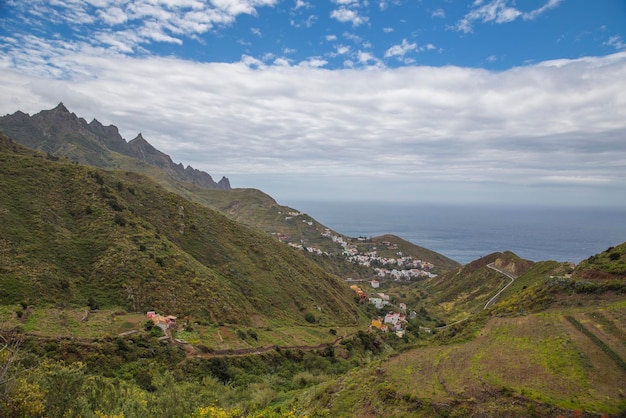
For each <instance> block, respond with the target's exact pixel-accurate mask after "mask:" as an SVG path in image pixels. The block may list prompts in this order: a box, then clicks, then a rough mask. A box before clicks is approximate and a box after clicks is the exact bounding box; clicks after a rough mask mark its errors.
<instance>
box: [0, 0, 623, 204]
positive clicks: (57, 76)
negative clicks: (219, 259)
mask: <svg viewBox="0 0 626 418" xmlns="http://www.w3.org/2000/svg"><path fill="white" fill-rule="evenodd" d="M59 102H63V103H64V104H65V106H66V107H67V108H68V109H69V110H70V111H72V112H74V113H76V114H77V115H78V116H80V117H84V118H85V119H87V121H90V120H91V119H93V118H96V119H98V120H99V121H100V122H101V123H103V124H105V125H108V124H113V125H116V126H117V127H118V128H119V129H120V133H121V134H122V136H123V137H124V138H125V139H126V140H131V139H133V138H134V137H135V136H136V135H137V134H138V133H139V132H141V133H142V135H143V136H144V137H145V138H146V139H147V140H148V141H149V142H150V143H151V144H152V145H154V146H155V147H156V148H158V149H159V150H161V151H163V152H165V153H167V154H169V155H170V156H171V157H172V159H173V160H174V161H175V162H176V163H178V162H182V163H183V164H185V165H191V166H193V167H194V168H198V169H201V170H205V171H207V172H208V173H210V174H211V175H212V176H213V177H214V178H215V179H216V180H219V179H220V178H221V177H222V176H226V177H228V178H229V179H230V182H231V184H232V186H233V187H252V188H257V189H260V190H262V191H264V192H266V193H268V194H270V195H271V196H272V197H274V198H275V199H276V200H278V201H279V203H282V204H289V203H290V202H292V201H302V200H316V201H371V200H376V201H387V202H425V203H445V204H449V203H450V204H474V203H488V204H533V205H534V204H537V205H574V206H590V205H592V206H593V205H595V206H617V207H626V2H625V1H623V0H600V1H593V2H591V1H588V0H517V1H515V0H475V1H460V0H318V1H313V0H210V1H203V0H29V1H23V0H0V114H2V115H4V114H10V113H14V112H15V111H17V110H21V111H24V112H27V113H30V114H35V113H37V112H39V111H40V110H43V109H51V108H53V107H55V106H56V105H57V104H58V103H59Z"/></svg>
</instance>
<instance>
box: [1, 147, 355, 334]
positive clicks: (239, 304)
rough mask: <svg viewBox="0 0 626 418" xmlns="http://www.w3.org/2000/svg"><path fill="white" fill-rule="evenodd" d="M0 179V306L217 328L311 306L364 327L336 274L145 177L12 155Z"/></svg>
mask: <svg viewBox="0 0 626 418" xmlns="http://www.w3.org/2000/svg"><path fill="white" fill-rule="evenodd" d="M0 171H2V172H3V176H2V177H0V222H1V223H2V225H3V234H2V246H1V247H0V265H1V266H2V267H1V271H0V273H1V275H0V284H1V285H2V287H1V288H0V303H3V304H12V303H17V302H20V301H26V302H28V304H31V305H41V304H58V303H61V304H64V305H70V306H71V305H77V306H85V305H86V304H87V303H88V302H91V304H96V305H99V306H100V307H110V306H121V307H123V308H124V309H128V310H131V311H146V310H150V309H156V310H159V311H161V312H167V313H168V314H175V315H177V316H184V315H189V314H191V315H193V316H194V317H195V318H198V319H202V320H206V321H210V322H214V323H217V322H220V321H223V322H231V323H238V322H243V323H250V322H251V321H250V318H252V317H258V318H259V322H261V323H262V322H264V321H266V320H267V319H266V318H268V317H272V318H274V319H276V318H282V319H283V320H284V321H286V323H289V324H297V323H305V322H306V321H304V315H303V313H302V312H303V311H307V310H313V309H315V310H317V311H318V312H319V315H318V322H319V323H320V324H323V325H325V326H336V325H348V324H352V325H355V324H357V323H359V321H361V317H360V314H359V312H358V310H357V307H356V305H355V304H354V302H353V297H352V292H351V291H350V289H348V288H347V286H345V284H344V283H342V282H341V280H339V279H338V278H337V277H335V276H333V275H331V274H328V273H326V272H325V271H323V270H322V269H321V268H320V267H319V266H318V265H317V264H315V263H312V262H311V261H310V260H308V259H307V258H306V257H304V256H303V255H302V254H300V253H299V252H297V251H294V250H292V249H290V248H288V247H287V246H286V245H284V244H281V243H280V242H278V241H277V240H274V239H271V238H270V237H268V236H266V235H265V234H263V233H260V232H257V231H256V230H253V229H250V228H247V227H244V226H241V225H240V224H237V223H235V222H233V221H231V220H230V219H228V218H226V217H225V216H223V215H221V214H220V213H218V212H215V211H213V210H210V209H208V208H206V207H203V206H200V205H198V204H194V203H191V202H189V201H186V200H184V199H182V198H181V197H179V196H178V195H174V194H170V193H167V192H165V191H163V189H161V188H160V187H159V186H157V185H155V184H154V183H152V182H151V181H150V180H148V179H146V178H145V177H141V176H139V175H136V174H133V173H128V172H125V173H124V172H104V171H98V170H94V169H89V168H86V167H84V166H80V165H77V164H72V163H68V162H61V161H59V162H51V161H49V160H46V159H39V158H33V157H28V156H20V155H15V154H6V153H4V154H0ZM34 196H36V197H37V198H36V199H35V198H34Z"/></svg>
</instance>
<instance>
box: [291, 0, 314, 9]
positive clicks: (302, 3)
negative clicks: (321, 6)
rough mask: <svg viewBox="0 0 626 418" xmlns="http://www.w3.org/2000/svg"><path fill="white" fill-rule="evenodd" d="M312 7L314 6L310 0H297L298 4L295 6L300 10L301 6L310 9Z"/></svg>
mask: <svg viewBox="0 0 626 418" xmlns="http://www.w3.org/2000/svg"><path fill="white" fill-rule="evenodd" d="M311 7H313V6H312V5H311V3H309V2H308V1H304V0H296V5H295V6H294V9H295V10H298V9H301V8H305V9H310V8H311Z"/></svg>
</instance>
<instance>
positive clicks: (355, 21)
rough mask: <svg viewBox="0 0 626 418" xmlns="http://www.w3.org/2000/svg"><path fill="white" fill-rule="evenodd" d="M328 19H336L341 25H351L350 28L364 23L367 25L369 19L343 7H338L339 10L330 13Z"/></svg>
mask: <svg viewBox="0 0 626 418" xmlns="http://www.w3.org/2000/svg"><path fill="white" fill-rule="evenodd" d="M330 17H331V18H333V19H336V20H337V21H339V22H341V23H348V22H349V23H352V26H355V27H356V26H360V25H362V24H364V23H367V21H368V20H369V18H368V17H367V16H361V15H359V12H358V11H357V10H353V9H348V8H345V7H340V8H339V9H335V10H333V11H332V12H331V13H330Z"/></svg>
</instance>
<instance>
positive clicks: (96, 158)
mask: <svg viewBox="0 0 626 418" xmlns="http://www.w3.org/2000/svg"><path fill="white" fill-rule="evenodd" d="M0 130H2V131H4V132H5V133H6V134H7V135H8V136H10V137H11V138H12V139H13V140H15V141H16V142H18V143H20V144H22V145H25V146H27V147H30V148H34V149H38V150H41V151H43V152H47V153H50V154H53V155H59V156H64V157H67V158H70V159H72V160H74V161H78V162H80V163H83V164H88V165H94V166H96V167H102V168H113V166H114V164H113V161H114V156H113V155H112V153H118V154H122V155H125V156H128V157H132V158H136V159H138V160H140V161H143V162H145V163H147V164H150V165H154V166H156V167H159V168H160V169H162V170H163V171H164V172H165V173H167V174H168V175H169V176H171V177H172V178H174V179H176V180H180V181H186V182H189V183H192V184H194V185H196V186H199V187H203V188H207V189H230V188H231V186H230V181H229V180H228V178H226V177H222V179H221V180H220V181H219V182H215V181H214V180H213V178H212V177H211V175H209V174H208V173H206V172H204V171H201V170H198V169H195V168H193V167H191V166H187V167H184V166H183V164H182V163H179V164H175V163H174V162H173V161H172V159H171V158H170V156H169V155H167V154H164V153H162V152H161V151H159V150H157V149H156V148H154V147H153V146H152V145H150V143H148V141H147V140H146V139H145V138H144V137H143V136H142V135H141V133H140V134H139V135H137V137H136V138H134V139H133V140H131V141H129V142H126V140H125V139H124V138H122V136H121V135H120V133H119V130H118V128H117V127H116V126H114V125H109V126H104V125H102V124H101V123H100V122H99V121H98V120H96V119H94V120H92V121H91V122H89V123H87V121H86V120H85V119H83V118H79V117H78V116H76V114H74V113H72V112H70V111H69V110H68V109H67V108H66V107H65V105H64V104H63V103H59V105H57V106H56V107H55V108H54V109H51V110H42V111H41V112H39V113H37V114H35V115H33V116H30V115H28V114H27V113H24V112H21V111H17V112H15V113H14V114H12V115H6V116H3V117H1V118H0Z"/></svg>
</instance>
